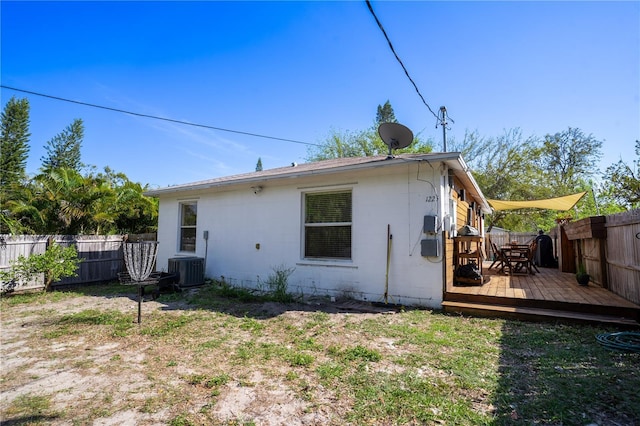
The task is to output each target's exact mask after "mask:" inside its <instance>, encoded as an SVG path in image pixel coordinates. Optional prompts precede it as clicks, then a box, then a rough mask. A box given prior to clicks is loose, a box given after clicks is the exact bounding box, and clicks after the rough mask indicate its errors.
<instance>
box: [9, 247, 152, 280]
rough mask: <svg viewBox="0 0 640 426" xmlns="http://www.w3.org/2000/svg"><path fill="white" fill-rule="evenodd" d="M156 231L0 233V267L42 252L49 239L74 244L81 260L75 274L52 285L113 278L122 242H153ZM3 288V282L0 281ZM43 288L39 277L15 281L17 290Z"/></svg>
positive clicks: (121, 267) (119, 265)
mask: <svg viewBox="0 0 640 426" xmlns="http://www.w3.org/2000/svg"><path fill="white" fill-rule="evenodd" d="M155 239H156V234H141V235H0V270H7V269H9V268H10V267H11V263H12V262H13V261H14V260H16V259H18V257H19V256H20V255H22V256H25V257H29V256H31V255H34V254H41V253H44V252H45V250H46V249H47V245H48V244H49V242H50V241H54V242H56V243H57V244H60V245H61V246H63V247H68V246H69V245H72V244H73V245H75V246H76V250H77V251H78V257H79V258H81V259H83V261H82V263H80V266H79V268H78V271H77V274H78V276H77V277H71V278H65V279H63V280H61V281H59V282H56V283H54V284H53V287H60V286H67V285H76V284H91V283H99V282H106V281H112V280H116V279H117V274H118V272H122V271H123V270H124V261H123V255H122V245H123V243H124V242H125V241H149V240H152V241H155ZM1 285H2V288H3V289H4V287H5V283H1ZM43 287H44V281H43V277H38V278H36V279H34V280H32V281H31V282H25V283H19V284H18V286H17V287H16V289H17V290H31V289H38V288H43Z"/></svg>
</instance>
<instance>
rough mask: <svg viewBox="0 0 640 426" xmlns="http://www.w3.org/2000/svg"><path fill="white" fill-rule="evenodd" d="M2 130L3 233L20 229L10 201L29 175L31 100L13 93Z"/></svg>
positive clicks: (0, 197) (0, 225) (0, 217)
mask: <svg viewBox="0 0 640 426" xmlns="http://www.w3.org/2000/svg"><path fill="white" fill-rule="evenodd" d="M1 121H2V122H1V131H0V234H2V233H6V232H12V230H14V229H19V222H18V219H16V218H15V217H13V216H12V215H10V212H11V211H10V210H9V208H8V204H9V203H10V202H11V201H12V200H14V199H15V198H17V196H18V194H19V193H20V191H21V189H22V186H23V184H24V180H25V178H26V173H25V168H26V165H27V158H28V157H29V136H30V134H29V101H28V100H27V99H16V98H15V97H12V98H11V99H9V102H7V104H6V105H5V108H4V109H3V111H2V118H1Z"/></svg>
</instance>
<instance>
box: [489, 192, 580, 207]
mask: <svg viewBox="0 0 640 426" xmlns="http://www.w3.org/2000/svg"><path fill="white" fill-rule="evenodd" d="M584 194H586V192H580V193H578V194H572V195H565V196H564V197H557V198H547V199H546V200H532V201H502V200H487V201H488V202H489V204H491V207H493V209H494V210H516V209H530V208H534V209H548V210H569V209H570V208H571V207H573V206H575V205H576V203H577V202H578V201H580V198H582V197H584Z"/></svg>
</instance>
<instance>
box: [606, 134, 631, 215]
mask: <svg viewBox="0 0 640 426" xmlns="http://www.w3.org/2000/svg"><path fill="white" fill-rule="evenodd" d="M635 151H636V159H635V160H634V161H633V162H632V164H634V165H635V167H634V166H632V165H629V164H628V163H627V162H625V161H623V160H622V159H620V160H619V161H618V162H617V163H615V164H612V165H610V166H609V167H607V169H606V170H605V172H604V175H603V182H604V184H603V191H602V194H603V196H604V198H605V200H608V201H609V202H612V203H615V204H617V205H619V206H621V207H623V208H625V209H636V208H640V173H639V172H638V167H639V166H640V141H638V140H636V147H635Z"/></svg>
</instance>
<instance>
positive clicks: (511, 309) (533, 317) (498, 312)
mask: <svg viewBox="0 0 640 426" xmlns="http://www.w3.org/2000/svg"><path fill="white" fill-rule="evenodd" d="M442 307H443V308H444V311H445V312H457V313H465V314H468V315H478V316H491V317H498V316H499V317H502V318H515V319H525V320H529V321H549V320H566V321H572V322H583V323H601V324H611V325H619V326H624V327H632V328H638V327H640V323H638V322H637V321H635V320H633V319H629V318H625V317H621V316H615V315H605V314H594V313H585V312H575V311H564V310H555V309H544V308H531V307H523V306H506V305H494V304H484V303H469V302H455V301H446V300H445V301H444V302H442Z"/></svg>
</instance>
